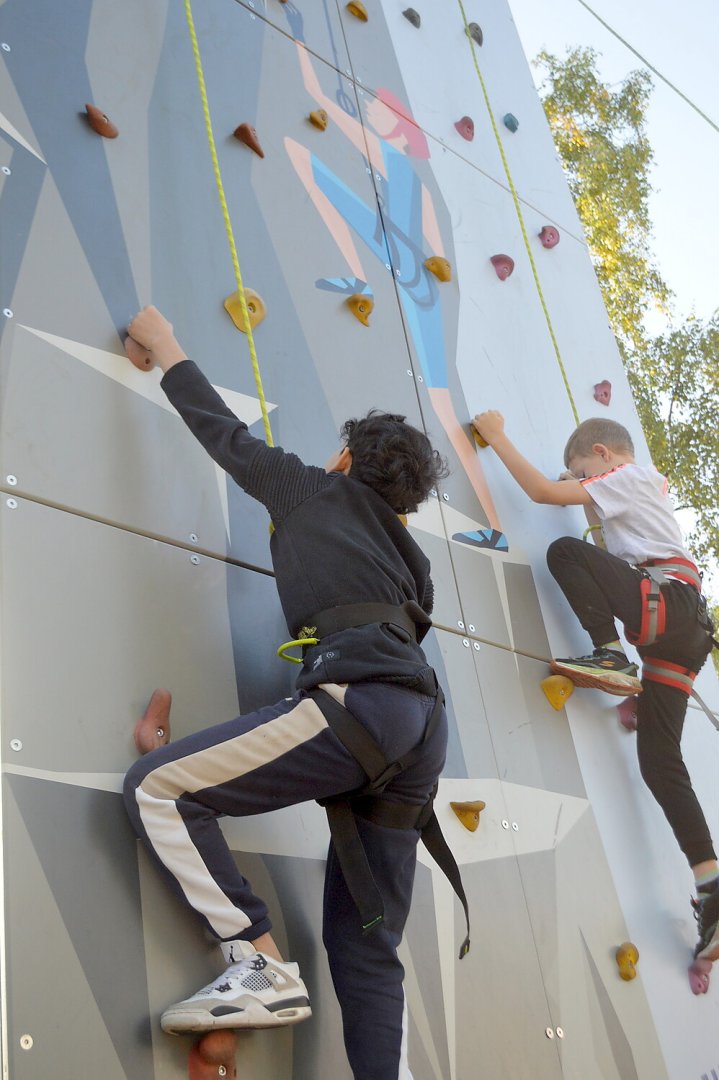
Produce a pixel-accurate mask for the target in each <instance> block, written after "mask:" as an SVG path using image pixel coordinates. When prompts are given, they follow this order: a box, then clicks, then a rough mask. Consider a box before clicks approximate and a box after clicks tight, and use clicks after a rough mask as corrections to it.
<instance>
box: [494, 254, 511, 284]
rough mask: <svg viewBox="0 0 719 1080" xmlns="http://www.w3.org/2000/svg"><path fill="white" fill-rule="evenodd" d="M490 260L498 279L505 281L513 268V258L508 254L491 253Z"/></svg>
mask: <svg viewBox="0 0 719 1080" xmlns="http://www.w3.org/2000/svg"><path fill="white" fill-rule="evenodd" d="M490 262H491V263H492V266H493V267H494V270H495V273H496V275H497V277H498V278H499V280H500V281H506V280H507V278H508V277H509V275H510V274H511V273H512V271H513V270H514V259H511V258H510V257H509V255H493V256H492V258H491V260H490Z"/></svg>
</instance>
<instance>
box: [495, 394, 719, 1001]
mask: <svg viewBox="0 0 719 1080" xmlns="http://www.w3.org/2000/svg"><path fill="white" fill-rule="evenodd" d="M474 424H475V426H476V428H477V430H478V431H479V433H480V434H481V435H482V437H483V438H484V439H486V441H487V443H488V444H489V445H490V446H491V447H492V448H493V449H494V451H495V453H496V454H497V455H498V457H499V458H500V460H501V461H503V462H504V464H505V465H506V466H507V468H508V469H509V471H510V472H511V473H512V475H513V476H514V478H515V480H517V482H518V483H519V484H520V485H521V487H522V488H523V489H524V491H525V492H526V493H527V494H528V495H529V496H530V498H532V499H533V500H534V501H535V502H540V503H548V504H551V505H562V506H567V505H581V506H584V508H585V511H586V512H587V518H588V520H589V522H590V524H591V525H593V526H598V527H601V536H602V541H601V544H600V545H599V546H594V545H592V544H588V543H585V541H583V540H580V539H578V538H576V537H572V536H565V537H562V538H561V539H560V540H555V541H554V543H552V544H551V546H550V548H549V551H548V552H547V563H548V565H549V569H550V571H551V573H552V574H553V576H554V577H555V579H556V581H557V583H558V584H559V587H560V588H561V590H562V592H563V593H564V595H565V596H566V598H567V600H568V601H569V604H570V606H571V608H572V610H573V611H574V613H575V614H576V616H577V618H578V619H579V622H580V623H581V624H582V626H583V627H584V629H585V630H586V631H587V633H588V634H589V636H590V638H591V640H592V643H593V645H594V651H593V653H592V654H591V655H589V656H581V657H578V658H572V657H570V658H567V659H563V660H556V661H554V662H553V665H552V667H553V670H555V671H557V672H559V673H561V674H566V675H567V676H568V677H569V678H570V679H572V681H573V682H575V683H576V684H577V685H579V686H595V687H599V688H601V689H605V690H608V691H609V692H610V693H618V694H620V695H624V694H636V693H639V698H638V703H637V710H636V723H637V754H638V756H639V766H640V769H641V773H642V776H643V777H644V780H645V782H646V784H647V786H648V787H649V789H650V791H651V792H652V794H653V795H654V797H655V799H656V800H657V802H658V803H659V805H660V806H661V808H662V810H663V811H664V814H665V816H666V818H667V821H668V822H669V824H670V826H671V828H672V830H673V832H674V835H675V837H676V839H677V843H678V844H679V847H680V848H681V850H682V852H683V853H684V855H685V857H686V859H687V861H688V863H689V865H690V867H691V869H692V871H693V874H694V880H695V884H696V889H697V897H696V900H692V904H693V907H694V910H695V913H696V916H697V923H698V929H699V941H698V943H697V946H696V949H695V950H694V960H695V962H694V964H693V965H692V968H690V982H691V985H692V989H693V990H694V993H705V992H706V990H707V988H708V981H709V971H710V970H711V966H712V963H713V962H714V961H715V960H718V959H719V866H718V864H717V855H716V851H715V848H714V844H713V841H712V837H711V833H710V831H709V826H708V824H707V821H706V818H705V816H704V813H703V811H702V808H701V806H700V805H699V801H698V799H697V797H696V795H695V793H694V790H693V788H692V783H691V779H690V777H689V773H688V771H687V768H686V765H685V763H684V759H683V757H682V753H681V737H682V730H683V727H684V718H685V715H686V710H687V703H688V699H689V694H690V693H691V690H692V684H693V682H694V679H695V677H696V675H697V673H698V672H699V670H700V668H701V667H702V665H703V664H704V662H705V660H706V658H707V656H708V655H709V654H710V653H711V651H712V647H713V646H714V645H715V644H716V643H715V642H714V639H713V637H712V635H713V633H714V626H713V624H712V621H711V619H710V618H709V616H708V614H707V609H706V601H705V599H704V597H703V596H702V593H701V574H700V572H699V569H698V567H697V566H696V564H695V562H694V560H693V559H692V557H691V555H690V553H689V552H688V551H687V550H686V548H685V547H684V541H683V538H682V534H681V530H680V528H679V525H678V523H677V521H676V518H675V516H674V511H673V508H672V505H671V502H670V500H669V497H668V484H667V481H666V479H665V477H663V476H661V475H660V474H659V473H658V472H657V470H656V469H655V468H654V467H653V466H644V465H638V464H637V463H636V462H635V460H634V446H633V443H632V439H631V436H630V434H629V432H628V431H627V429H626V428H625V427H623V426H622V425H621V424H618V423H616V421H614V420H607V419H593V420H585V421H584V423H582V424H580V425H579V427H578V428H577V429H576V430H575V431H574V432H573V434H572V435H571V437H570V439H569V441H568V443H567V446H566V449H565V452H564V462H565V465H566V467H567V469H569V470H570V472H569V473H567V474H565V478H563V479H560V480H549V479H547V478H546V477H545V476H543V475H542V474H541V473H540V472H539V471H538V470H537V469H535V468H534V466H533V465H532V464H531V463H530V462H529V461H527V460H526V458H524V457H523V456H522V455H521V454H520V453H519V451H518V450H517V449H516V448H515V447H514V446H513V445H512V443H511V442H510V440H509V439H508V437H507V436H506V434H505V433H504V421H503V418H502V416H501V414H500V413H498V412H495V411H490V412H485V413H482V414H481V415H479V416H476V417H475V419H474ZM650 570H651V571H652V573H654V574H656V572H657V570H659V571H660V572H661V575H662V579H658V580H657V579H655V578H653V577H652V573H650ZM615 619H619V620H620V621H621V622H622V623H623V624H624V631H625V634H626V637H627V639H628V640H629V641H630V642H632V643H633V644H634V645H635V646H636V648H637V651H638V653H639V655H640V657H641V659H642V677H641V682H640V681H639V679H638V678H637V666H636V664H633V663H630V661H629V660H628V658H627V656H626V655H625V653H624V650H623V647H622V644H621V642H620V640H619V635H618V633H617V627H616V622H615Z"/></svg>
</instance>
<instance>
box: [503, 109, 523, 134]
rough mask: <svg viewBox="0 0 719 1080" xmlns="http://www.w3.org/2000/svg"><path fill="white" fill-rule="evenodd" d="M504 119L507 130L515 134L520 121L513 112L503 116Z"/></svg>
mask: <svg viewBox="0 0 719 1080" xmlns="http://www.w3.org/2000/svg"><path fill="white" fill-rule="evenodd" d="M502 119H503V121H504V126H505V127H506V128H509V130H510V131H511V132H515V131H516V130H517V128H518V127H519V120H518V119H517V117H516V116H515V115H514V113H511V112H508V113H505V115H504V116H503V118H502Z"/></svg>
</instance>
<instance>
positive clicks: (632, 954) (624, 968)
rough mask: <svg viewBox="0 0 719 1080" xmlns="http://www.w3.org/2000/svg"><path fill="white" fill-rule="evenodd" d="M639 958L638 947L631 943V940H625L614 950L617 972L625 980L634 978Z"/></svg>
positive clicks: (628, 980)
mask: <svg viewBox="0 0 719 1080" xmlns="http://www.w3.org/2000/svg"><path fill="white" fill-rule="evenodd" d="M638 960H639V949H638V948H637V947H636V945H632V943H631V941H625V942H624V943H623V944H622V945H620V946H619V948H618V949H617V952H616V961H617V967H618V968H619V974H620V975H621V977H622V978H623V979H624V981H625V982H630V981H631V980H632V979H635V978H636V975H637V968H636V963H637V961H638Z"/></svg>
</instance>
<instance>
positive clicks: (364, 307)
mask: <svg viewBox="0 0 719 1080" xmlns="http://www.w3.org/2000/svg"><path fill="white" fill-rule="evenodd" d="M347 306H348V307H349V309H350V311H351V312H352V314H353V315H354V317H355V318H356V319H359V321H360V322H361V323H362V324H363V325H364V326H369V317H370V315H371V314H372V312H373V311H374V300H373V299H372V297H371V296H367V295H366V294H365V293H353V294H352V296H348V297H347Z"/></svg>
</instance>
